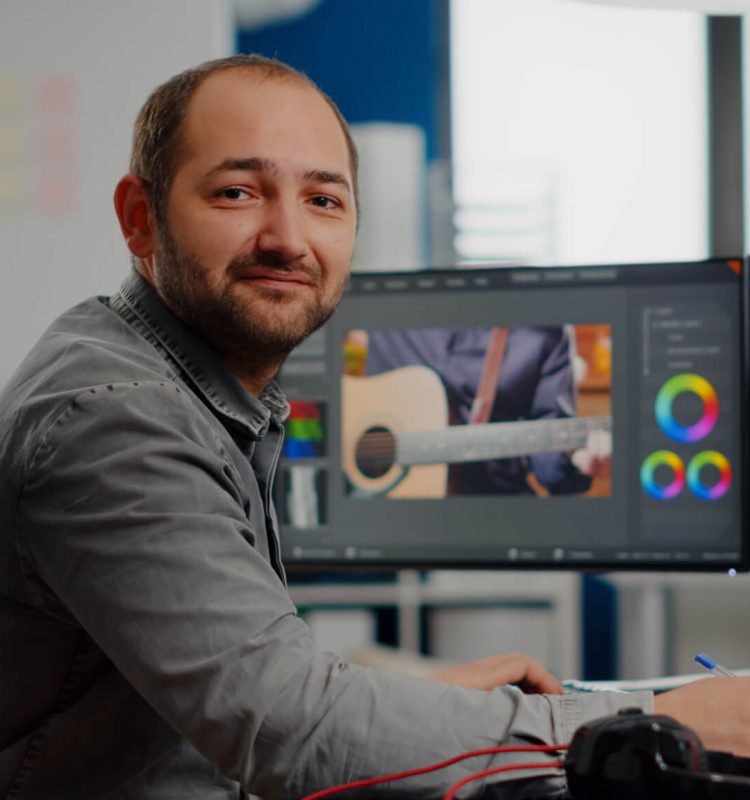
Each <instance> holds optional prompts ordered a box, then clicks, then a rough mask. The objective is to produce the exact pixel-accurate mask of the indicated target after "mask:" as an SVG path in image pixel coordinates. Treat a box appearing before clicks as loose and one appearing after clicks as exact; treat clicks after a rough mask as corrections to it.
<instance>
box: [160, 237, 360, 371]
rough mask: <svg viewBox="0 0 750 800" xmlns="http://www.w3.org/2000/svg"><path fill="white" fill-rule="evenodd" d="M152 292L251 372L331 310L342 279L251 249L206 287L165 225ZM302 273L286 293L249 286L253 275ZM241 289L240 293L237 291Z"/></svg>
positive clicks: (276, 359) (278, 357) (281, 355)
mask: <svg viewBox="0 0 750 800" xmlns="http://www.w3.org/2000/svg"><path fill="white" fill-rule="evenodd" d="M155 257H156V264H157V274H156V284H157V287H156V288H157V290H158V292H159V294H160V295H161V297H162V299H163V300H164V301H165V302H166V304H167V305H168V306H169V308H170V309H171V310H172V311H173V312H174V313H175V314H176V315H177V316H178V317H180V319H181V320H182V321H183V322H185V323H186V324H187V325H188V326H189V327H190V328H192V329H193V330H195V331H196V332H198V333H199V334H201V335H202V336H203V337H204V338H205V339H207V340H208V341H209V342H210V343H211V344H212V345H213V346H214V347H215V348H216V349H217V350H218V351H219V353H221V354H222V355H224V356H227V357H228V358H229V359H230V360H231V361H232V362H233V363H235V364H237V365H242V366H243V367H245V368H246V369H248V370H250V371H253V370H255V369H258V368H265V367H266V366H267V365H269V364H274V363H275V364H278V365H279V366H280V365H281V363H282V362H283V361H284V359H285V358H286V356H287V355H288V354H289V353H290V352H291V351H292V350H293V349H294V348H295V347H296V346H297V345H298V344H299V343H300V342H302V341H303V340H304V339H306V338H307V337H308V336H309V335H310V334H311V333H313V332H314V331H315V330H317V329H318V328H319V327H320V326H321V325H323V323H325V322H326V321H327V320H328V319H329V317H330V316H331V314H333V312H334V311H335V310H336V306H338V304H339V301H340V300H341V297H342V296H343V294H344V291H345V290H346V287H347V285H348V280H349V275H348V273H345V274H344V275H343V276H342V277H341V278H340V279H338V280H336V281H335V282H333V283H329V282H331V281H334V279H333V278H330V277H329V278H326V275H325V273H324V272H323V270H322V269H321V267H320V265H319V264H318V263H316V262H310V263H305V264H304V265H292V264H290V263H288V262H287V261H286V260H284V259H283V258H282V257H281V256H280V255H279V254H278V253H274V252H265V251H257V250H256V251H255V252H253V253H249V254H247V255H241V256H238V257H237V258H235V259H233V260H232V261H230V262H229V263H228V264H227V266H226V268H225V269H224V274H223V280H222V281H221V282H220V283H219V282H216V285H214V284H213V283H212V282H210V281H209V279H208V274H209V270H208V269H206V267H205V266H204V265H203V264H202V263H201V262H200V261H199V260H198V259H197V258H195V257H194V256H193V255H191V254H190V253H189V252H187V251H186V250H184V249H183V248H181V247H180V245H179V244H178V243H177V241H176V240H175V239H174V237H173V236H172V233H171V231H170V230H169V229H168V227H167V226H166V225H165V226H162V229H161V230H160V232H159V236H158V240H157V244H156V248H155ZM256 268H262V269H263V270H264V272H267V271H268V270H270V269H273V270H278V271H279V272H295V273H303V274H304V276H305V278H306V280H307V281H308V284H306V285H304V286H299V287H296V288H295V289H294V290H293V291H292V292H291V293H290V292H287V291H282V290H273V289H270V288H268V287H263V286H257V285H252V283H251V281H248V280H246V279H247V278H248V277H252V275H253V270H254V269H256ZM243 287H244V289H245V290H243Z"/></svg>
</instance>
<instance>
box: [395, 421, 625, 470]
mask: <svg viewBox="0 0 750 800" xmlns="http://www.w3.org/2000/svg"><path fill="white" fill-rule="evenodd" d="M611 423H612V419H611V417H567V418H563V419H544V420H521V421H519V422H489V423H486V424H483V425H454V426H451V427H448V428H445V429H443V430H440V431H412V432H408V433H401V434H399V435H398V437H397V439H396V460H397V461H398V463H399V464H402V465H404V466H413V465H416V464H446V463H449V464H457V463H464V462H469V461H485V460H487V459H491V458H513V457H518V456H528V455H533V454H535V453H560V452H563V451H565V450H575V449H576V448H578V447H583V445H585V444H586V439H587V438H588V435H589V433H590V432H591V431H594V430H605V431H608V430H610V427H611Z"/></svg>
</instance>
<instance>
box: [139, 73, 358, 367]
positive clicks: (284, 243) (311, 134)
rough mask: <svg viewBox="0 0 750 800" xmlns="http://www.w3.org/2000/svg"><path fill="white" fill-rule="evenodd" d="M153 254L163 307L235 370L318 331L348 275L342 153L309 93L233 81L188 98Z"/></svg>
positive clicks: (351, 220)
mask: <svg viewBox="0 0 750 800" xmlns="http://www.w3.org/2000/svg"><path fill="white" fill-rule="evenodd" d="M183 142H184V145H185V146H184V149H183V152H182V154H181V159H180V161H179V164H178V167H177V170H176V173H175V176H174V180H173V183H172V186H171V189H170V192H169V197H168V201H167V208H166V226H161V228H160V230H159V233H158V236H157V242H156V246H155V250H154V264H153V281H154V283H155V285H156V287H157V290H158V291H159V292H160V294H161V295H162V297H163V298H164V299H165V301H166V302H167V304H168V305H169V306H170V307H171V308H172V309H173V310H174V311H175V313H177V314H178V315H179V316H180V317H181V318H182V319H184V320H185V321H186V322H187V323H188V324H189V325H190V326H191V327H193V328H195V329H196V330H198V331H199V332H200V333H202V334H203V335H204V336H205V337H206V338H207V339H208V340H209V341H210V342H211V343H212V344H213V345H214V346H215V347H216V348H217V350H218V351H219V352H220V353H221V354H222V355H223V356H225V357H227V359H228V361H229V362H231V363H232V364H233V365H235V366H241V365H246V368H247V369H248V370H249V371H252V369H253V367H254V366H256V365H268V364H269V363H271V362H273V361H277V362H280V361H281V360H283V358H284V357H285V356H286V354H287V353H288V352H289V351H290V350H291V349H292V348H293V347H295V346H296V345H297V344H298V343H299V342H300V341H301V340H302V339H304V338H305V337H306V336H308V335H309V334H310V333H312V331H313V330H315V329H316V328H317V327H319V326H320V325H322V324H323V322H325V320H326V319H328V317H329V316H330V315H331V313H332V312H333V310H334V308H335V307H336V305H337V304H338V302H339V300H340V299H341V295H342V293H343V291H344V289H345V287H346V283H347V280H348V276H349V263H350V260H351V254H352V248H353V245H354V234H355V228H356V209H355V204H354V196H353V182H352V174H351V167H350V159H349V151H348V148H347V145H346V139H345V137H344V134H343V132H342V130H341V127H340V125H339V123H338V120H337V119H336V117H335V115H334V113H333V111H332V110H331V109H330V107H329V106H328V104H327V103H326V102H325V100H324V99H323V98H322V97H321V96H320V95H319V94H318V93H317V92H316V91H315V90H313V89H311V88H310V87H308V86H305V85H302V84H299V83H296V82H292V81H278V80H262V79H258V78H257V77H254V76H253V75H252V74H248V73H247V72H243V71H241V70H227V71H223V72H218V73H215V74H214V75H211V76H209V77H208V78H207V79H206V80H205V81H204V82H203V84H201V86H200V87H199V89H198V90H197V92H196V93H195V95H194V96H193V98H192V100H191V102H190V106H189V108H188V112H187V117H186V120H185V123H184V129H183Z"/></svg>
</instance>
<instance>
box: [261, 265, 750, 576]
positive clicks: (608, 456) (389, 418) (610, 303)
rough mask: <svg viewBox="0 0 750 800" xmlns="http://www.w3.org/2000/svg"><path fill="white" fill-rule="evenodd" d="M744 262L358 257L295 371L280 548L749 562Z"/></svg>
mask: <svg viewBox="0 0 750 800" xmlns="http://www.w3.org/2000/svg"><path fill="white" fill-rule="evenodd" d="M743 273H744V264H743V262H742V261H741V260H739V259H726V260H718V259H716V260H710V261H704V262H690V263H674V264H638V265H632V264H631V265H623V266H582V267H554V268H538V267H525V268H497V269H460V270H459V269H455V270H435V271H422V272H414V273H387V274H386V273H379V274H375V273H373V274H355V275H354V276H353V278H352V281H351V286H350V288H349V291H348V292H347V295H346V296H345V298H344V300H343V302H342V303H341V306H340V307H339V309H338V310H337V311H336V313H335V314H334V315H333V317H332V318H331V320H330V321H329V322H328V323H326V325H325V326H324V327H323V328H322V329H321V330H319V331H318V332H316V333H315V334H314V335H313V336H312V337H311V338H310V339H308V340H307V341H306V342H305V343H304V344H303V345H301V346H300V347H299V348H298V349H297V350H295V351H294V352H293V353H292V354H291V355H290V357H289V358H288V360H287V362H286V364H285V365H284V368H283V369H282V373H281V383H282V386H283V388H284V390H285V392H286V393H287V396H288V398H289V400H290V403H291V414H290V417H289V420H288V421H287V423H286V425H287V429H286V440H285V447H284V455H283V459H282V463H281V468H280V470H279V477H278V479H277V487H276V498H277V509H278V511H279V516H280V521H281V526H282V548H283V551H284V557H285V560H286V561H287V563H289V564H290V565H295V564H303V565H312V566H315V565H319V566H323V565H340V564H349V565H352V566H373V565H374V566H377V565H383V566H417V567H419V566H444V567H449V566H480V567H488V566H491V567H503V566H506V567H507V566H527V567H530V568H531V567H543V566H547V567H559V568H562V569H564V568H568V567H574V566H575V567H583V568H586V567H590V568H592V569H593V568H603V567H604V568H606V567H612V568H616V569H628V568H639V569H644V568H645V569H649V568H651V569H663V568H683V569H696V568H697V569H731V568H743V567H744V566H745V559H746V556H747V552H746V545H745V543H744V531H743V517H744V512H743V502H744V501H743V497H742V494H743V493H742V489H741V487H742V486H743V484H744V481H745V475H744V472H745V464H744V458H745V453H744V450H745V445H744V431H743V429H742V427H743V426H742V423H741V416H742V415H741V409H742V407H743V403H744V402H745V377H744V375H745V353H744V350H745V347H744V337H745V334H744V325H743V305H744V300H743V297H744V288H743V285H744V277H745V276H744V274H743Z"/></svg>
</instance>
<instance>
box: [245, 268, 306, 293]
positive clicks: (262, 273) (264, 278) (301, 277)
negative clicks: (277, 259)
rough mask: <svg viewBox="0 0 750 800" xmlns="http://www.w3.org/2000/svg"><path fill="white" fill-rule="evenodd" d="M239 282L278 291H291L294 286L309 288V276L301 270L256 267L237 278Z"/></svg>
mask: <svg viewBox="0 0 750 800" xmlns="http://www.w3.org/2000/svg"><path fill="white" fill-rule="evenodd" d="M237 277H238V278H239V280H241V281H248V282H250V283H253V284H255V285H258V286H268V287H272V288H275V289H277V288H280V289H282V290H283V289H292V288H294V287H296V286H311V285H312V283H313V281H312V279H311V278H310V276H309V275H308V274H307V273H305V272H302V271H301V270H279V269H263V268H262V267H256V268H254V269H252V270H249V271H248V272H246V273H243V274H241V275H238V276H237Z"/></svg>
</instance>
